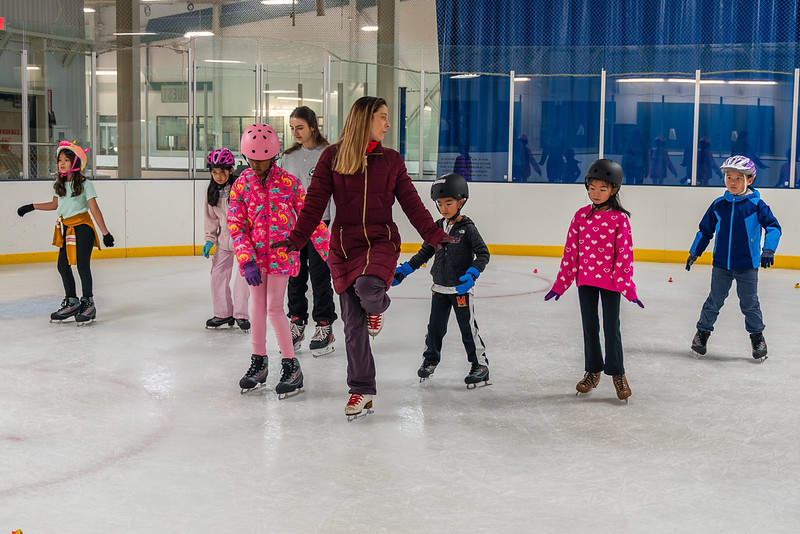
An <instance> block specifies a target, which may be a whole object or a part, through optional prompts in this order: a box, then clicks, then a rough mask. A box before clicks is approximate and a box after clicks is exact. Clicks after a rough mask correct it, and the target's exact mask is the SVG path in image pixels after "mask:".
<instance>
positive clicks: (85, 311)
mask: <svg viewBox="0 0 800 534" xmlns="http://www.w3.org/2000/svg"><path fill="white" fill-rule="evenodd" d="M96 316H97V309H95V307H94V299H93V298H92V297H83V298H81V309H80V311H79V312H78V315H76V316H75V322H77V323H78V326H82V325H86V324H91V323H93V322H94V318H95V317H96Z"/></svg>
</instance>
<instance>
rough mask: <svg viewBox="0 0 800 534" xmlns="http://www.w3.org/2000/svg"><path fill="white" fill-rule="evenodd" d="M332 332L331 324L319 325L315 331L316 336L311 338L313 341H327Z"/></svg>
mask: <svg viewBox="0 0 800 534" xmlns="http://www.w3.org/2000/svg"><path fill="white" fill-rule="evenodd" d="M330 332H331V325H329V324H324V323H322V324H318V325H317V329H316V330H315V331H314V336H313V337H312V338H311V341H325V340H326V339H328V336H329V335H330Z"/></svg>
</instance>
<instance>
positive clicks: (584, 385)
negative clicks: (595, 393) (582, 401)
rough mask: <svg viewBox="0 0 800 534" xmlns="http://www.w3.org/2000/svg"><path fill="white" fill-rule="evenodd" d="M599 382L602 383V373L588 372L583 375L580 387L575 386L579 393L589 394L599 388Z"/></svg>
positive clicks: (579, 383)
mask: <svg viewBox="0 0 800 534" xmlns="http://www.w3.org/2000/svg"><path fill="white" fill-rule="evenodd" d="M598 382H600V373H589V372H587V373H585V374H584V375H583V379H582V380H581V381H580V382H578V385H576V386H575V389H576V390H578V393H589V392H590V391H591V390H592V388H596V387H597V383H598ZM578 393H576V395H577V394H578Z"/></svg>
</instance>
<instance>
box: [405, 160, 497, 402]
mask: <svg viewBox="0 0 800 534" xmlns="http://www.w3.org/2000/svg"><path fill="white" fill-rule="evenodd" d="M431 198H432V199H433V200H434V201H435V202H436V207H437V209H438V210H439V213H441V214H442V218H441V219H439V220H438V221H436V225H437V226H439V227H440V228H441V229H442V230H444V231H445V232H447V233H448V234H450V235H451V236H453V237H457V238H459V241H458V242H457V243H450V244H449V245H447V246H445V247H442V248H440V249H438V250H437V249H434V248H433V247H432V246H430V245H428V244H427V243H423V245H422V248H421V249H420V250H419V252H417V253H416V254H415V255H414V256H413V257H412V258H411V259H410V260H408V261H407V262H404V263H402V264H401V265H399V266H398V267H397V270H396V272H395V276H394V278H395V281H394V282H393V283H392V285H397V284H399V283H400V282H402V281H403V279H404V278H405V277H406V276H408V275H409V274H411V273H412V272H414V271H415V270H417V269H419V268H420V267H421V266H422V264H423V263H425V262H426V261H428V260H429V259H431V257H433V256H434V255H435V260H434V263H433V267H432V268H431V276H432V277H433V286H432V287H431V291H432V292H433V295H432V296H431V316H430V319H429V321H428V334H427V335H426V336H425V352H424V353H423V358H424V359H423V361H422V366H420V368H419V370H418V371H417V375H418V376H419V378H420V382H422V381H423V380H425V379H426V378H428V377H429V376H431V375H432V374H433V372H434V370H435V369H436V366H437V365H438V364H439V361H440V360H441V356H442V340H443V339H444V335H445V334H446V333H447V322H448V321H449V319H450V308H453V309H454V310H455V315H456V320H457V321H458V327H459V329H460V330H461V341H462V342H463V343H464V348H465V349H466V351H467V360H469V362H470V364H471V368H470V372H469V374H468V375H467V376H466V377H465V378H464V382H465V383H466V384H467V388H473V387H477V385H478V384H479V383H481V382H483V383H484V385H488V384H489V366H488V363H489V362H488V360H487V359H486V352H485V349H486V347H485V346H484V344H483V340H482V339H481V336H480V334H479V333H478V323H477V322H476V321H475V310H474V307H473V303H472V295H473V291H472V286H473V285H475V280H477V278H478V277H479V276H480V274H481V273H482V272H483V270H484V269H485V268H486V264H487V263H489V249H488V248H487V247H486V243H484V242H483V238H482V237H481V234H480V233H479V232H478V229H477V228H476V227H475V224H474V223H473V222H472V221H471V220H470V219H469V218H468V217H466V216H464V215H461V208H462V207H463V206H464V204H465V203H466V201H467V198H469V187H468V185H467V181H466V180H465V179H464V178H463V177H462V176H461V175H459V174H447V175H445V176H442V177H441V178H440V179H438V180H436V181H435V182H434V183H433V186H432V187H431Z"/></svg>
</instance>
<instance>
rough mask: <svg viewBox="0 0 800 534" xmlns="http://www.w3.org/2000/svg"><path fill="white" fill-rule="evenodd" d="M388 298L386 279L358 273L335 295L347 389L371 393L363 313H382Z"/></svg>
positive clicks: (371, 375)
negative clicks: (350, 284) (340, 326)
mask: <svg viewBox="0 0 800 534" xmlns="http://www.w3.org/2000/svg"><path fill="white" fill-rule="evenodd" d="M390 302H391V300H390V299H389V296H388V295H387V294H386V282H384V281H383V280H381V279H380V278H378V277H377V276H368V275H364V276H359V277H358V278H356V281H355V282H353V285H352V286H350V287H348V288H347V289H346V290H345V291H344V292H343V293H342V294H341V295H339V306H340V307H341V310H342V322H343V323H344V344H345V349H346V350H347V385H348V386H350V393H357V394H361V395H375V393H376V392H377V391H376V388H375V359H374V358H373V357H372V348H371V347H370V345H369V332H368V331H367V314H368V313H369V314H371V315H374V314H378V313H383V312H385V311H386V309H387V308H388V307H389V303H390Z"/></svg>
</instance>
